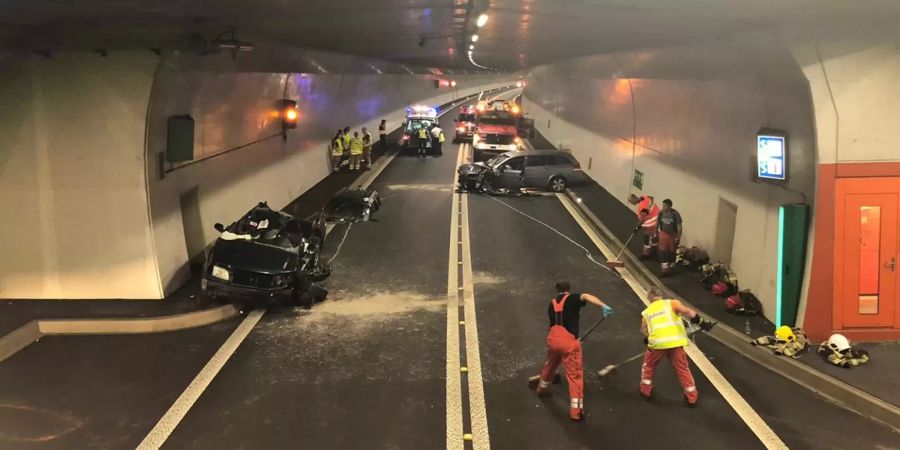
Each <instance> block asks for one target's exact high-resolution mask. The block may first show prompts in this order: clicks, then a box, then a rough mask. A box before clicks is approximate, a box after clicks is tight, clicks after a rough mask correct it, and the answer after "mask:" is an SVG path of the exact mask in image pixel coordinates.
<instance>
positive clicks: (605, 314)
mask: <svg viewBox="0 0 900 450" xmlns="http://www.w3.org/2000/svg"><path fill="white" fill-rule="evenodd" d="M612 312H613V311H612V308H610V307H609V306H608V305H603V318H604V319H605V318H607V317H609V316H611V315H612Z"/></svg>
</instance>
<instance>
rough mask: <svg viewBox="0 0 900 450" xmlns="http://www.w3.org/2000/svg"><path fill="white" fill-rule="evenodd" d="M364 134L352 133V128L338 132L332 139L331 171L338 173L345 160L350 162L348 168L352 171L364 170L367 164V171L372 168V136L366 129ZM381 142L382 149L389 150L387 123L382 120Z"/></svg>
mask: <svg viewBox="0 0 900 450" xmlns="http://www.w3.org/2000/svg"><path fill="white" fill-rule="evenodd" d="M361 131H362V132H361V133H360V132H359V131H354V132H353V133H352V134H351V133H350V127H344V128H343V129H339V130H337V133H335V135H334V138H332V139H331V170H332V171H333V172H338V171H340V170H341V164H342V163H343V161H344V158H347V160H348V167H349V169H350V170H352V171H359V170H362V167H363V163H365V168H366V170H369V169H371V168H372V135H371V134H369V130H368V129H367V128H366V127H362V130H361ZM378 135H379V140H380V141H379V142H380V144H381V146H382V148H384V149H386V148H387V121H386V120H384V119H382V120H381V124H380V125H378Z"/></svg>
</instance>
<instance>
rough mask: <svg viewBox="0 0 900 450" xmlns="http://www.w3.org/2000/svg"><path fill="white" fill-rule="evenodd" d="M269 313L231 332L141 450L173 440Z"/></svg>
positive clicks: (256, 313)
mask: <svg viewBox="0 0 900 450" xmlns="http://www.w3.org/2000/svg"><path fill="white" fill-rule="evenodd" d="M265 312H266V311H265V310H264V309H259V310H253V311H251V312H250V314H247V317H245V318H244V320H243V321H241V324H240V325H238V327H237V328H236V329H235V330H234V332H232V333H231V336H229V337H228V339H227V340H226V341H225V343H224V344H222V347H220V348H219V350H218V351H216V353H215V354H214V355H213V357H212V358H210V360H209V362H207V363H206V365H205V366H203V369H201V370H200V373H198V374H197V376H196V377H194V380H193V381H191V384H190V385H188V387H187V389H185V390H184V392H182V393H181V395H180V396H179V397H178V399H177V400H175V403H173V404H172V406H171V407H170V408H169V410H168V411H166V413H165V414H164V415H163V416H162V418H161V419H159V422H157V423H156V425H155V426H154V427H153V429H152V430H150V433H148V434H147V436H146V437H145V438H144V440H143V441H141V443H140V444H139V445H138V446H137V448H138V450H150V449H158V448H160V447H161V446H162V445H163V444H164V443H165V442H166V439H168V438H169V436H170V435H171V434H172V431H174V430H175V427H177V426H178V424H179V423H181V420H182V419H183V418H184V416H185V415H187V413H188V411H189V410H190V409H191V407H192V406H194V403H196V402H197V399H199V398H200V396H201V395H202V394H203V392H204V391H205V390H206V388H207V386H209V384H210V383H211V382H212V380H213V378H215V377H216V375H217V374H218V373H219V371H220V370H222V367H224V366H225V363H226V362H228V359H229V358H230V357H231V355H232V354H234V352H235V350H237V348H238V346H240V345H241V342H243V341H244V339H245V338H246V337H247V335H248V334H250V331H251V330H252V329H253V327H254V326H256V323H257V322H259V319H260V318H262V316H263V314H265Z"/></svg>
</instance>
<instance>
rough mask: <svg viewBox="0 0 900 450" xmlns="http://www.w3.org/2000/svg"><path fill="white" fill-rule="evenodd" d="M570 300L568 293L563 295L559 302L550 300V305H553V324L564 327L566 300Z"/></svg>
mask: <svg viewBox="0 0 900 450" xmlns="http://www.w3.org/2000/svg"><path fill="white" fill-rule="evenodd" d="M567 298H569V293H568V292H566V293H565V294H563V297H562V298H561V299H559V300H557V299H555V298H554V299H553V300H550V304H551V305H553V322H554V325H559V326H562V324H563V308H564V307H565V306H566V299H567Z"/></svg>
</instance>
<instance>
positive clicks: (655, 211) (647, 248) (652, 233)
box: [628, 194, 659, 259]
mask: <svg viewBox="0 0 900 450" xmlns="http://www.w3.org/2000/svg"><path fill="white" fill-rule="evenodd" d="M628 203H631V204H632V205H637V208H636V209H637V215H638V220H639V221H640V224H639V225H638V228H636V229H635V231H638V230H641V232H642V234H643V235H644V248H643V250H642V251H641V259H647V258H649V257H650V256H652V255H653V252H654V250H655V247H656V245H657V242H656V241H657V233H656V229H657V217H658V216H659V206H658V205H657V204H656V202H655V201H654V200H653V197H652V196H650V195H642V196H640V197H638V196H637V195H634V194H631V195H630V196H628Z"/></svg>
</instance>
